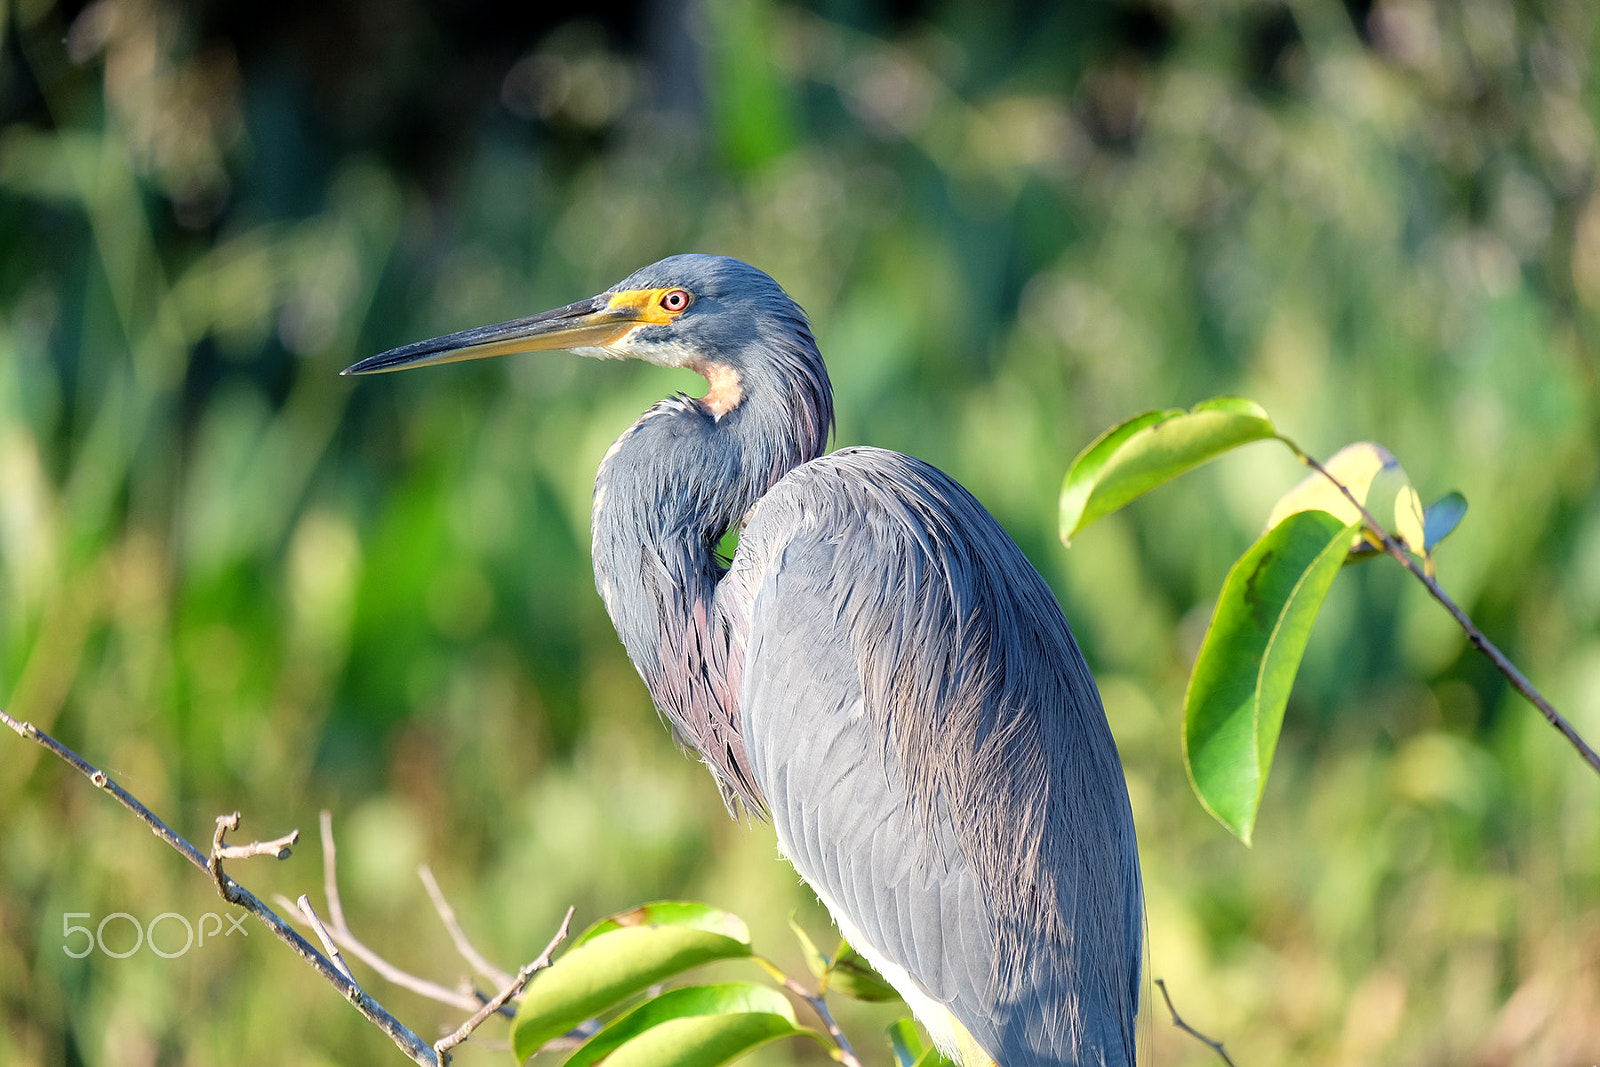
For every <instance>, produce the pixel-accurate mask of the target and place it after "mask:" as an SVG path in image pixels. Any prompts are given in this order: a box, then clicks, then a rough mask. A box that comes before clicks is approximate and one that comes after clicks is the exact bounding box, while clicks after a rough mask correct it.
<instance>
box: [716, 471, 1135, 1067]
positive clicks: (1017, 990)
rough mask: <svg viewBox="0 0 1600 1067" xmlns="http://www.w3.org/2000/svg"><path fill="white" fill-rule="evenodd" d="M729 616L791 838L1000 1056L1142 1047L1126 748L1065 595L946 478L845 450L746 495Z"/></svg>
mask: <svg viewBox="0 0 1600 1067" xmlns="http://www.w3.org/2000/svg"><path fill="white" fill-rule="evenodd" d="M723 585H724V589H723V591H721V592H719V594H718V600H719V606H720V607H721V608H722V609H723V610H724V611H726V612H728V613H729V615H730V616H731V617H733V618H734V619H735V620H736V621H735V625H734V627H733V629H734V632H736V633H743V634H745V635H746V647H745V648H744V657H743V671H742V677H741V679H740V682H739V694H740V709H741V710H740V718H741V727H742V729H741V732H742V734H743V737H744V743H745V748H746V751H747V753H748V756H749V761H750V766H751V769H752V772H753V774H754V776H755V778H756V781H757V785H758V786H759V788H760V789H761V791H762V793H763V794H764V795H765V799H766V801H767V807H768V810H769V813H770V815H771V818H772V820H773V823H774V825H775V827H776V828H777V831H778V835H779V840H780V842H781V843H782V844H783V845H784V847H785V849H786V851H787V852H788V853H789V856H790V859H791V861H792V862H793V863H794V865H795V867H796V869H797V870H798V871H799V872H800V874H801V875H802V877H804V878H805V879H806V880H807V882H809V883H810V884H811V885H812V886H813V887H814V888H816V889H817V890H818V892H819V894H820V895H822V896H823V898H824V899H825V900H827V901H829V902H830V903H831V904H832V905H833V906H835V907H836V908H838V909H840V910H843V911H845V912H847V914H848V915H849V917H850V920H851V921H852V922H853V923H854V925H855V926H856V928H857V930H858V931H859V933H858V936H859V937H861V938H864V939H865V940H867V941H868V942H869V946H870V947H871V948H872V949H875V950H876V951H877V952H878V953H879V954H881V955H882V956H884V957H885V958H887V959H888V960H890V961H892V962H893V963H895V964H897V965H899V966H901V967H904V968H905V969H906V970H907V971H908V972H909V973H910V974H911V975H913V976H915V977H916V978H917V980H918V981H919V983H920V984H921V985H922V986H923V989H924V991H925V992H926V993H927V994H929V995H930V996H931V997H932V998H933V999H935V1000H937V1001H940V1002H942V1003H944V1004H946V1005H947V1006H948V1008H949V1009H950V1011H951V1012H952V1014H954V1015H955V1017H956V1018H957V1019H959V1020H960V1021H961V1023H962V1024H963V1025H964V1026H965V1027H966V1028H967V1030H968V1031H969V1032H970V1033H971V1034H972V1036H973V1037H974V1038H975V1039H976V1040H977V1041H978V1043H979V1044H980V1045H981V1046H982V1047H983V1048H985V1049H986V1050H988V1051H989V1052H990V1054H991V1055H992V1056H994V1057H995V1058H996V1059H997V1060H998V1062H999V1063H1000V1064H1001V1067H1043V1065H1065V1064H1076V1063H1080V1062H1082V1063H1100V1062H1104V1063H1108V1064H1118V1065H1122V1064H1128V1065H1131V1064H1132V1063H1133V1061H1134V1051H1133V1050H1134V1034H1133V1012H1134V1010H1135V1006H1136V1005H1137V1003H1138V988H1139V981H1140V978H1139V966H1140V958H1141V951H1142V947H1141V938H1142V929H1143V926H1142V923H1143V920H1142V911H1141V908H1142V905H1141V901H1140V888H1139V876H1138V863H1137V856H1136V846H1135V842H1134V835H1133V825H1132V818H1131V815H1130V813H1129V810H1128V802H1127V794H1126V789H1125V787H1124V784H1123V781H1122V771H1121V765H1120V763H1119V762H1118V759H1117V754H1116V748H1115V745H1114V743H1113V742H1112V739H1111V735H1110V731H1109V729H1108V727H1107V725H1106V722H1105V717H1104V713H1103V712H1102V711H1101V708H1100V701H1099V695H1098V693H1097V691H1096V690H1095V687H1094V683H1093V680H1092V679H1091V677H1090V675H1089V672H1088V669H1087V667H1086V666H1085V665H1084V663H1083V658H1082V655H1081V654H1080V653H1079V651H1078V648H1077V645H1076V643H1075V642H1074V641H1073V638H1072V635H1071V632H1070V630H1068V628H1067V625H1066V621H1065V619H1064V617H1063V616H1062V614H1061V611H1060V608H1059V607H1058V606H1057V604H1056V602H1055V599H1054V597H1053V596H1052V595H1051V593H1050V590H1049V588H1048V587H1047V586H1046V585H1045V583H1044V581H1043V579H1042V578H1040V577H1039V575H1038V573H1037V572H1036V571H1035V570H1034V569H1033V567H1032V566H1031V565H1030V564H1029V563H1028V562H1027V560H1026V558H1025V557H1023V555H1022V553H1021V551H1020V550H1019V549H1018V548H1017V547H1016V545H1015V544H1014V543H1013V542H1012V541H1011V539H1010V538H1009V537H1008V536H1007V535H1006V534H1005V533H1004V531H1003V530H1001V529H1000V527H999V525H998V524H997V523H995V521H994V520H993V518H992V517H990V516H989V514H988V513H987V512H986V511H985V510H984V509H983V507H982V506H981V505H980V504H978V502H977V501H976V500H974V499H973V498H972V497H971V496H970V495H969V494H968V493H967V492H966V491H965V490H963V489H962V488H961V487H960V486H959V485H957V484H956V483H955V482H953V481H952V480H950V479H949V478H948V477H946V476H945V475H943V474H942V473H940V472H939V471H938V470H937V469H935V468H933V467H931V466H929V465H927V464H925V463H922V462H920V461H918V460H914V459H911V458H908V457H906V456H902V455H899V454H897V453H893V452H886V451H883V450H880V449H867V448H861V449H845V450H841V451H839V452H835V453H833V454H832V455H829V456H825V457H823V458H821V459H819V460H815V461H813V462H811V463H808V464H805V465H803V466H801V467H799V468H797V469H795V470H794V471H792V472H790V473H789V474H788V475H787V476H785V477H784V478H783V479H782V480H781V481H780V482H779V483H778V484H777V485H776V486H774V487H773V488H772V489H771V490H769V491H768V493H767V494H766V495H765V496H764V497H763V498H762V499H761V501H760V503H759V504H758V505H757V506H756V507H755V508H754V509H753V511H752V513H751V516H750V517H749V520H748V523H747V525H746V527H745V529H744V531H743V533H742V535H741V540H740V547H739V550H738V552H737V554H736V555H735V558H734V561H733V567H732V570H731V572H730V573H729V575H728V579H727V580H725V581H724V583H723Z"/></svg>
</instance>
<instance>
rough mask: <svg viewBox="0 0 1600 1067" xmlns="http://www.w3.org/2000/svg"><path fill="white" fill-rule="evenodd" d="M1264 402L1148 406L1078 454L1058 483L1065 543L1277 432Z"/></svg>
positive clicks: (1234, 399) (1240, 400) (1235, 399)
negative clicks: (1113, 514)
mask: <svg viewBox="0 0 1600 1067" xmlns="http://www.w3.org/2000/svg"><path fill="white" fill-rule="evenodd" d="M1276 436H1277V431H1276V430H1275V429H1273V426H1272V420H1271V419H1270V418H1269V417H1268V416H1267V413H1266V411H1264V410H1263V409H1262V408H1261V406H1260V405H1259V404H1257V403H1255V402H1254V401H1252V400H1246V399H1244V398H1243V397H1234V396H1219V397H1213V398H1212V399H1210V400H1202V401H1201V402H1200V403H1198V404H1196V405H1195V406H1194V407H1192V408H1190V409H1189V410H1188V411H1180V410H1177V409H1173V410H1168V411H1149V412H1146V413H1145V414H1143V415H1136V416H1134V417H1133V418H1131V419H1129V420H1128V421H1127V422H1124V423H1122V424H1120V425H1118V426H1113V427H1112V428H1111V429H1109V430H1107V431H1106V432H1105V433H1103V434H1101V435H1100V436H1099V437H1097V438H1096V439H1095V440H1094V441H1092V442H1090V444H1089V446H1088V447H1087V448H1085V449H1084V450H1083V451H1082V452H1080V453H1078V456H1077V458H1076V459H1074V460H1073V461H1072V466H1071V467H1070V468H1069V469H1068V470H1067V477H1066V480H1065V481H1064V482H1063V483H1062V485H1061V540H1062V541H1064V542H1066V543H1068V544H1071V542H1072V537H1073V535H1074V534H1076V533H1077V532H1078V531H1079V530H1081V529H1083V528H1084V527H1085V526H1087V525H1089V524H1090V523H1091V522H1094V521H1095V520H1096V519H1098V518H1100V517H1102V516H1104V515H1108V514H1110V513H1111V512H1113V511H1116V510H1117V509H1118V508H1120V507H1122V506H1123V505H1124V504H1127V503H1128V502H1129V501H1130V500H1133V499H1134V498H1135V497H1138V496H1140V495H1142V494H1144V493H1147V492H1149V491H1150V490H1151V489H1154V488H1155V487H1156V486H1158V485H1160V484H1162V483H1163V482H1166V481H1168V480H1170V479H1172V478H1174V477H1176V476H1177V475H1179V474H1182V473H1183V472H1184V471H1187V470H1190V469H1192V468H1194V467H1198V466H1199V465H1200V464H1202V463H1204V462H1206V461H1207V460H1210V459H1214V458H1215V457H1217V456H1219V455H1221V454H1222V453H1224V452H1226V451H1228V450H1229V449H1232V448H1237V447H1239V446H1240V445H1243V444H1248V443H1250V442H1251V441H1261V440H1264V439H1266V438H1269V437H1276Z"/></svg>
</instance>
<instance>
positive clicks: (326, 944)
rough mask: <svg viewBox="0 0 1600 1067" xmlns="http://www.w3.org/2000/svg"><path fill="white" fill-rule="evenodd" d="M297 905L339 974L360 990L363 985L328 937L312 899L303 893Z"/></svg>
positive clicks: (296, 901)
mask: <svg viewBox="0 0 1600 1067" xmlns="http://www.w3.org/2000/svg"><path fill="white" fill-rule="evenodd" d="M295 904H296V906H298V907H299V909H300V914H301V915H303V916H305V919H306V922H308V923H310V924H311V929H313V930H315V931H316V932H317V940H318V941H321V942H322V951H324V952H326V953H327V954H328V959H330V960H332V961H333V965H334V966H335V967H337V968H339V973H340V974H342V975H344V976H345V977H346V978H347V979H349V981H350V984H351V985H352V986H354V987H355V988H356V989H357V990H359V989H360V988H361V983H360V982H357V981H356V976H355V975H353V974H351V973H350V967H349V965H348V964H346V963H345V962H344V957H343V956H341V955H339V946H338V945H336V944H334V943H333V938H332V937H330V936H328V928H327V927H326V926H323V925H322V920H321V919H319V918H317V911H316V909H315V908H313V907H312V906H311V898H310V897H308V896H306V895H305V894H304V893H301V894H300V896H299V897H298V898H297V899H296V900H295Z"/></svg>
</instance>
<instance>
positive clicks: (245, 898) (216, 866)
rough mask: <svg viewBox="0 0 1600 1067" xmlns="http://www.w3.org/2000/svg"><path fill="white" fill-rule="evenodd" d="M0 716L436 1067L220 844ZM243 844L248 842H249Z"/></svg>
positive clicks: (427, 1051) (432, 1056)
mask: <svg viewBox="0 0 1600 1067" xmlns="http://www.w3.org/2000/svg"><path fill="white" fill-rule="evenodd" d="M0 722H3V723H4V724H5V725H6V726H9V727H10V728H11V729H12V730H13V731H15V732H16V734H17V735H18V736H19V737H22V738H24V739H25V740H29V741H33V742H35V743H37V744H39V745H40V746H42V747H44V748H45V749H48V750H49V751H50V752H52V753H54V754H55V755H56V756H57V757H59V758H60V759H61V760H62V761H64V762H66V763H68V764H71V765H72V766H73V767H74V768H76V769H77V770H78V772H79V773H81V774H82V775H83V776H84V777H86V778H88V779H89V781H91V782H93V783H94V785H95V787H96V788H97V789H102V790H105V791H106V792H108V793H110V794H111V795H112V797H114V798H115V799H116V801H117V803H119V804H121V805H122V806H123V807H124V808H126V809H127V810H128V811H130V812H132V813H133V814H134V816H135V817H137V818H138V819H139V821H141V822H143V823H144V824H145V825H146V826H148V827H149V828H150V831H151V832H152V833H154V834H155V835H156V836H157V837H159V838H161V840H163V841H165V842H166V843H167V844H168V845H170V846H171V847H172V848H173V849H174V850H176V851H177V852H178V853H180V854H181V855H182V856H183V857H184V858H185V859H187V860H188V861H189V862H190V863H191V864H193V865H194V866H195V867H196V868H197V869H199V870H200V871H203V872H204V873H205V874H206V875H208V876H209V877H210V878H211V879H212V880H213V881H214V882H215V883H216V885H217V891H218V892H219V893H221V894H222V898H223V899H224V900H226V901H227V902H228V903H230V904H236V905H238V906H239V907H241V908H243V909H244V910H245V911H248V912H249V913H250V914H252V915H254V916H255V917H256V918H257V919H258V920H259V921H260V922H261V924H262V925H263V926H265V927H266V928H267V929H268V930H270V931H272V934H273V936H274V937H276V938H277V939H278V940H279V941H282V942H283V943H284V944H285V945H288V946H289V948H290V949H291V950H292V951H293V952H294V953H295V955H297V956H299V957H300V958H301V959H302V960H304V961H305V962H306V963H307V964H309V965H310V966H311V968H312V969H313V970H315V971H316V972H317V973H318V974H320V975H322V977H323V978H324V979H325V980H326V981H327V982H328V983H329V984H331V985H332V986H333V987H334V988H335V989H337V990H339V992H340V993H341V994H343V995H344V996H345V997H346V998H347V999H348V1000H349V1001H350V1002H351V1003H352V1004H353V1005H355V1008H356V1010H357V1011H359V1012H360V1013H361V1014H362V1015H363V1016H364V1017H365V1018H366V1019H367V1021H368V1022H370V1023H372V1024H373V1025H374V1026H376V1027H377V1028H378V1029H380V1030H382V1031H383V1032H384V1033H385V1034H387V1035H388V1036H389V1039H390V1040H391V1041H393V1042H394V1044H395V1046H396V1047H397V1048H399V1049H400V1051H401V1052H404V1053H405V1054H406V1056H408V1057H409V1058H410V1059H411V1060H412V1061H413V1062H415V1063H419V1064H425V1065H427V1067H438V1063H439V1058H438V1055H437V1054H436V1053H435V1052H434V1051H433V1049H431V1048H429V1047H428V1045H427V1044H426V1043H424V1042H423V1040H422V1039H421V1038H420V1037H418V1036H417V1035H416V1034H414V1033H412V1032H411V1031H410V1030H408V1029H407V1028H406V1027H405V1026H404V1025H403V1024H402V1023H401V1022H400V1021H399V1020H398V1019H396V1018H395V1017H394V1016H393V1015H390V1014H389V1013H388V1012H387V1011H386V1010H384V1008H383V1006H382V1005H381V1004H379V1003H378V1002H377V1001H376V1000H373V999H372V998H371V997H369V996H368V995H367V994H365V993H363V992H361V990H360V989H359V987H353V986H352V985H351V984H350V983H349V982H348V980H347V979H346V977H345V976H344V975H342V974H340V973H339V970H338V969H337V968H336V967H334V965H333V964H332V963H331V962H329V960H328V958H327V957H326V956H324V955H323V954H322V953H321V952H318V951H317V949H316V947H315V946H314V945H312V944H311V943H310V942H309V941H307V940H306V939H305V938H303V937H301V936H300V934H299V932H298V931H296V930H295V929H294V927H292V926H290V925H289V924H288V923H287V922H285V921H284V920H283V918H282V917H281V916H280V915H279V914H278V913H277V912H275V911H273V910H272V909H271V908H269V907H267V905H265V904H263V903H262V902H261V901H260V900H259V899H258V898H257V897H256V895H255V894H254V893H252V892H250V891H249V890H248V889H246V888H245V887H244V886H242V885H240V884H239V883H237V882H235V881H234V880H233V879H231V878H229V877H228V876H227V874H226V873H224V872H223V870H222V860H223V858H224V854H223V853H222V851H221V847H220V846H219V850H218V852H217V853H216V854H213V855H212V856H210V857H207V856H204V855H202V854H201V852H200V850H199V849H197V848H195V847H194V845H192V844H190V843H189V842H188V841H187V840H186V839H185V838H184V837H183V836H182V835H181V834H179V833H177V832H176V831H174V830H173V829H172V828H171V827H170V826H168V825H167V824H166V823H165V822H163V821H162V820H161V819H160V818H158V817H157V816H156V815H155V814H154V813H153V812H151V810H150V809H149V808H147V807H145V806H144V805H143V804H142V803H140V802H139V800H138V799H137V798H135V797H134V796H133V795H132V794H131V793H129V792H128V791H127V790H126V789H123V788H122V787H121V786H120V785H118V784H117V783H116V782H114V781H112V779H111V777H110V776H109V775H108V774H106V773H105V772H104V771H102V770H100V769H98V768H97V767H95V766H94V765H93V764H91V763H89V762H88V761H87V760H85V759H84V758H83V757H82V756H80V755H78V754H77V753H76V752H74V751H72V749H70V748H68V747H67V746H66V745H63V744H62V743H61V742H60V741H57V740H56V739H55V738H53V737H51V736H50V735H49V734H47V733H45V732H44V731H43V730H40V729H39V728H38V727H36V726H34V725H33V724H32V723H30V722H23V721H21V720H19V719H14V718H12V717H11V716H10V715H8V714H7V713H6V712H5V711H4V710H0ZM224 821H229V822H232V823H233V825H234V826H237V816H227V817H225V820H218V822H219V827H218V832H217V834H216V836H215V837H214V838H213V842H214V843H218V842H220V840H221V835H222V833H223V832H224V831H225V830H226V829H227V827H225V826H222V825H221V824H222V823H223V822H224ZM280 840H282V839H280ZM245 847H246V848H248V847H249V846H245ZM253 854H260V853H253Z"/></svg>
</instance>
